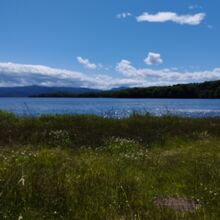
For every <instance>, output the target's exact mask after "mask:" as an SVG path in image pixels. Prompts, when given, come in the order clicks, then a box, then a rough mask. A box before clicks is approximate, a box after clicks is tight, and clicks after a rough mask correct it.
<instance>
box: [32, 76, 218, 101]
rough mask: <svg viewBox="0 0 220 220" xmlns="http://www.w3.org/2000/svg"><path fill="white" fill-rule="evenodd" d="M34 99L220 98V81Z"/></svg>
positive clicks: (47, 95) (57, 94) (48, 94)
mask: <svg viewBox="0 0 220 220" xmlns="http://www.w3.org/2000/svg"><path fill="white" fill-rule="evenodd" d="M32 97H87V98H220V80H218V81H209V82H204V83H190V84H178V85H173V86H154V87H147V88H128V89H122V90H110V91H102V92H92V93H91V92H88V93H78V94H73V93H44V94H40V95H36V96H32Z"/></svg>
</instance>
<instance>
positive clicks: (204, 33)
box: [0, 0, 220, 89]
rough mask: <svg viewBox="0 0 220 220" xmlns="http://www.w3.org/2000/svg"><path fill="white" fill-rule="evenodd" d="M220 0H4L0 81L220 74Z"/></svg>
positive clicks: (158, 79) (119, 80)
mask: <svg viewBox="0 0 220 220" xmlns="http://www.w3.org/2000/svg"><path fill="white" fill-rule="evenodd" d="M219 8H220V1H219V0H210V1H205V0H181V1H180V0H136V1H135V0H0V27H1V29H0V30H1V31H0V86H1V87H11V86H27V85H42V86H68V87H69V86H70V87H89V88H99V89H110V88H115V87H147V86H155V85H172V84H177V83H190V82H203V81H209V80H218V79H220V55H219V53H220V43H219V41H220V40H219V39H220V19H219Z"/></svg>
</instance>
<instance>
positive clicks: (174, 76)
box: [116, 60, 220, 84]
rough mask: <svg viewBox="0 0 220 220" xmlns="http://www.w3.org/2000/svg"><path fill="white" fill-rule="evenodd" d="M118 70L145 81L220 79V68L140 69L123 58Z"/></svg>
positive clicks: (183, 81) (184, 81) (174, 81)
mask: <svg viewBox="0 0 220 220" xmlns="http://www.w3.org/2000/svg"><path fill="white" fill-rule="evenodd" d="M116 71H118V72H119V73H121V74H122V75H123V76H125V77H129V78H136V79H142V80H143V81H148V82H149V81H150V82H158V83H159V82H160V83H167V82H169V83H171V84H175V83H187V82H202V81H209V80H218V79H220V68H215V69H213V70H210V71H208V70H204V71H185V72H181V71H178V70H176V69H160V70H153V69H148V68H144V69H138V68H136V67H134V66H133V65H132V64H131V62H130V61H128V60H122V61H121V62H119V63H118V64H117V65H116Z"/></svg>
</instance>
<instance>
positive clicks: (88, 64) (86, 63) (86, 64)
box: [76, 57, 97, 70]
mask: <svg viewBox="0 0 220 220" xmlns="http://www.w3.org/2000/svg"><path fill="white" fill-rule="evenodd" d="M76 59H77V61H78V63H79V64H81V65H83V66H84V67H85V68H86V69H92V70H93V69H96V68H97V65H96V64H95V63H91V62H90V61H89V59H83V58H82V57H77V58H76Z"/></svg>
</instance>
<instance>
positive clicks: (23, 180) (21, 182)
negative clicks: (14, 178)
mask: <svg viewBox="0 0 220 220" xmlns="http://www.w3.org/2000/svg"><path fill="white" fill-rule="evenodd" d="M18 184H21V185H22V186H24V185H25V179H24V176H22V177H21V179H20V180H19V181H18Z"/></svg>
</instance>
